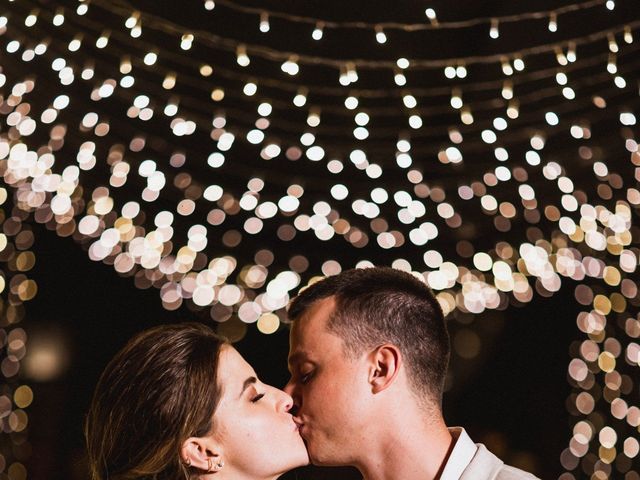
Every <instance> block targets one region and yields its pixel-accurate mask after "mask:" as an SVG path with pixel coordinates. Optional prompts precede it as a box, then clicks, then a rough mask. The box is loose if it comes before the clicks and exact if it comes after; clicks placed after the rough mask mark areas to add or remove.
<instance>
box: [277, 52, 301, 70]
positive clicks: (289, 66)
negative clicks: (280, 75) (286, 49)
mask: <svg viewBox="0 0 640 480" xmlns="http://www.w3.org/2000/svg"><path fill="white" fill-rule="evenodd" d="M280 68H281V70H282V71H283V72H285V73H288V74H289V75H297V74H298V72H299V71H300V68H299V67H298V57H297V55H292V56H291V57H289V60H287V61H286V62H284V63H283V64H282V66H281V67H280Z"/></svg>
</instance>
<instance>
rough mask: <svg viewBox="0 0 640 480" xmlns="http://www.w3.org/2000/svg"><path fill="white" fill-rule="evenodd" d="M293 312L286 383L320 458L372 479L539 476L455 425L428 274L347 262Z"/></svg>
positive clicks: (442, 331) (445, 339)
mask: <svg viewBox="0 0 640 480" xmlns="http://www.w3.org/2000/svg"><path fill="white" fill-rule="evenodd" d="M288 315H289V318H290V320H291V321H292V322H293V323H292V328H291V338H290V352H289V369H290V371H291V380H290V381H289V383H288V384H287V386H286V388H285V390H286V391H287V392H288V393H289V394H291V396H292V397H293V400H294V404H295V409H296V412H295V420H296V423H298V425H299V427H300V433H301V435H302V437H303V438H304V439H305V442H306V445H307V449H308V450H309V456H310V458H311V461H312V462H313V463H314V464H316V465H333V466H342V465H344V466H346V465H351V466H355V467H356V468H357V469H358V470H359V471H360V473H361V474H362V475H363V477H364V478H365V480H391V479H399V480H428V479H440V480H453V479H462V480H483V479H497V480H518V479H530V480H531V479H534V478H535V477H534V476H533V475H530V474H528V473H526V472H523V471H522V470H518V469H516V468H513V467H510V466H507V465H505V464H504V463H503V462H502V461H501V460H500V459H498V458H497V457H496V456H495V455H493V454H492V453H490V452H489V451H488V450H487V449H486V448H485V447H484V446H483V445H481V444H474V443H473V442H472V441H471V439H470V438H469V436H468V435H467V433H466V432H465V431H464V429H461V428H447V426H446V424H445V422H444V418H443V416H442V407H441V403H442V392H443V386H444V379H445V374H446V370H447V364H448V360H449V335H448V333H447V328H446V324H445V320H444V317H443V314H442V309H441V307H440V304H439V303H438V301H437V300H436V298H435V297H434V296H433V293H432V292H431V291H430V290H429V288H428V287H427V286H426V285H425V284H424V282H422V281H420V280H418V279H416V278H415V277H414V276H413V275H411V274H409V273H405V272H401V271H399V270H394V269H391V268H368V269H357V270H348V271H345V272H343V273H341V274H340V275H337V276H334V277H328V278H326V279H324V280H322V281H319V282H317V283H315V284H313V285H311V286H310V287H308V288H307V289H305V290H304V291H303V292H301V293H300V295H299V296H298V297H296V298H295V299H294V300H293V302H292V303H291V305H290V307H289V311H288Z"/></svg>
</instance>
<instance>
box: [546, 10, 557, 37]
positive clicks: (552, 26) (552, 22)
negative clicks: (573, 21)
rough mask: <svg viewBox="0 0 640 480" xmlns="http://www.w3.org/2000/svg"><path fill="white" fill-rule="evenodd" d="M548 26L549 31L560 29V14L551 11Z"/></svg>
mask: <svg viewBox="0 0 640 480" xmlns="http://www.w3.org/2000/svg"><path fill="white" fill-rule="evenodd" d="M548 28H549V31H550V32H553V33H555V32H557V31H558V15H557V14H556V13H555V12H551V15H549V25H548Z"/></svg>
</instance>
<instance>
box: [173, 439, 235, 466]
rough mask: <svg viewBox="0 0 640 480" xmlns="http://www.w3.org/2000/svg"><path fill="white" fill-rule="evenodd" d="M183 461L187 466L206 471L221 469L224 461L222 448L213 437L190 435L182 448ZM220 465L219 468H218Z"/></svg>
mask: <svg viewBox="0 0 640 480" xmlns="http://www.w3.org/2000/svg"><path fill="white" fill-rule="evenodd" d="M180 457H181V461H182V463H183V464H184V465H186V466H187V467H192V468H197V469H198V470H202V471H204V472H213V471H215V470H219V469H220V468H222V467H221V465H224V462H223V461H222V455H221V449H220V448H219V446H218V444H217V443H216V442H215V441H214V440H213V438H211V437H189V438H187V439H186V440H185V441H184V442H183V443H182V448H181V449H180ZM216 467H218V468H216Z"/></svg>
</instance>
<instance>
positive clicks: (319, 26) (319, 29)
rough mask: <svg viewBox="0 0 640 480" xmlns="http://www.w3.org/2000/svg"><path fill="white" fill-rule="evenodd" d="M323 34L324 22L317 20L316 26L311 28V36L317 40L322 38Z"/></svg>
mask: <svg viewBox="0 0 640 480" xmlns="http://www.w3.org/2000/svg"><path fill="white" fill-rule="evenodd" d="M323 35H324V23H323V22H318V23H316V27H315V28H314V29H313V33H312V34H311V38H313V39H314V40H316V41H318V40H322V37H323Z"/></svg>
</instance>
